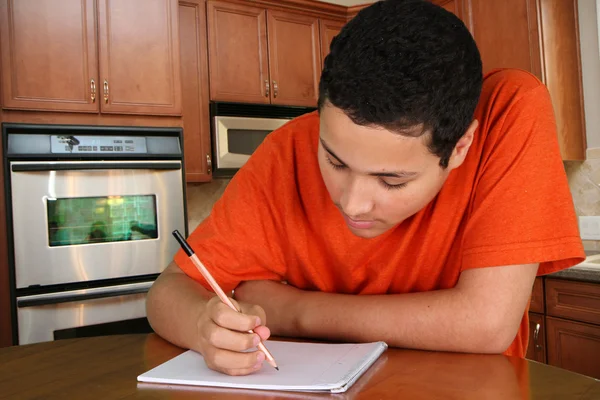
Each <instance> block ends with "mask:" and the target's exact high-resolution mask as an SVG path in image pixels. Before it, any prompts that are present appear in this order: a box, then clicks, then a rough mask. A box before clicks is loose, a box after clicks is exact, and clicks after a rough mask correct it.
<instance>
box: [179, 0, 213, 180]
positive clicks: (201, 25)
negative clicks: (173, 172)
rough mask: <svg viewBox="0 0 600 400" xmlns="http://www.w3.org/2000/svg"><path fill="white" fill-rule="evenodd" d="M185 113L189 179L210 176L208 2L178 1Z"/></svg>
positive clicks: (184, 131) (202, 178)
mask: <svg viewBox="0 0 600 400" xmlns="http://www.w3.org/2000/svg"><path fill="white" fill-rule="evenodd" d="M179 32H180V34H179V40H180V49H181V78H182V81H183V87H182V104H183V110H182V116H183V140H184V150H185V175H186V181H187V182H207V181H209V180H210V179H211V170H210V168H209V161H210V123H209V115H208V103H209V101H208V60H207V48H206V47H207V38H206V2H205V1H204V0H181V1H180V2H179Z"/></svg>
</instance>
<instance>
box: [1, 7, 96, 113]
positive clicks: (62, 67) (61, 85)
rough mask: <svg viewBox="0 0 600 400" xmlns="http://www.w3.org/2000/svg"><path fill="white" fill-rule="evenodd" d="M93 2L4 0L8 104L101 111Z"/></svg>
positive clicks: (4, 82)
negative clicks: (57, 3) (97, 90)
mask: <svg viewBox="0 0 600 400" xmlns="http://www.w3.org/2000/svg"><path fill="white" fill-rule="evenodd" d="M96 43H97V40H96V14H95V8H94V0H63V1H61V4H60V7H57V6H56V2H55V0H28V1H27V0H1V1H0V47H1V63H2V106H3V107H4V108H20V109H36V110H53V111H57V110H62V111H79V112H97V111H98V101H97V99H96V98H97V97H98V95H97V94H94V93H93V91H94V88H96V89H97V88H98V58H97V49H96Z"/></svg>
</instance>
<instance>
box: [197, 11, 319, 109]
mask: <svg viewBox="0 0 600 400" xmlns="http://www.w3.org/2000/svg"><path fill="white" fill-rule="evenodd" d="M267 21H268V24H267ZM267 26H268V28H267ZM208 43H209V44H208V53H209V63H210V98H211V100H215V101H231V102H249V103H264V104H283V105H297V106H315V105H316V103H317V96H318V81H319V76H320V69H321V56H320V51H321V47H320V39H319V19H318V18H317V17H313V16H310V15H304V14H296V13H293V12H290V11H282V10H268V9H266V8H261V7H253V6H247V5H242V4H237V3H227V2H221V1H215V0H210V1H208Z"/></svg>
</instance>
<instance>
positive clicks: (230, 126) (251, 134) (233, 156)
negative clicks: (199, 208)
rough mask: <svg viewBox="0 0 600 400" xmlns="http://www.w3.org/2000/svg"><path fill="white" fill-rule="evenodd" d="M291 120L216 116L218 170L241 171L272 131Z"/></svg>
mask: <svg viewBox="0 0 600 400" xmlns="http://www.w3.org/2000/svg"><path fill="white" fill-rule="evenodd" d="M289 121H290V120H289V119H284V118H251V117H229V116H216V117H215V118H214V127H215V133H214V144H215V160H216V168H217V170H222V169H239V168H241V167H242V166H243V165H244V164H245V163H246V162H247V161H248V159H249V158H250V156H251V155H252V153H253V152H254V150H256V148H257V147H258V146H259V145H260V144H261V143H262V142H263V140H264V139H265V137H266V136H267V135H268V134H269V133H271V132H272V131H274V130H276V129H278V128H280V127H281V126H283V125H284V124H286V123H287V122H289Z"/></svg>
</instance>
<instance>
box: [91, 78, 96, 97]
mask: <svg viewBox="0 0 600 400" xmlns="http://www.w3.org/2000/svg"><path fill="white" fill-rule="evenodd" d="M90 88H91V90H92V93H91V94H90V98H91V99H92V103H95V102H96V81H95V80H93V79H92V81H91V83H90Z"/></svg>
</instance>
